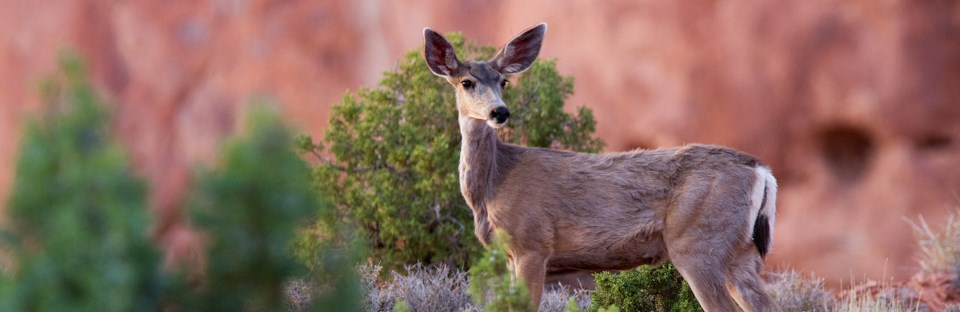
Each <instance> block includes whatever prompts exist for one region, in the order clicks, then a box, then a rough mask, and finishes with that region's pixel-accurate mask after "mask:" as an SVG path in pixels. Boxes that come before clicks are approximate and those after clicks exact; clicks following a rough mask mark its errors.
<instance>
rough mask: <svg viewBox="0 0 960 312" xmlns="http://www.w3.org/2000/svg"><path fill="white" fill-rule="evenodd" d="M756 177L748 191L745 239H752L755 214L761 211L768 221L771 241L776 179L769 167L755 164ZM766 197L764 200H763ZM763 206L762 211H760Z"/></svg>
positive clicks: (775, 199)
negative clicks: (748, 204)
mask: <svg viewBox="0 0 960 312" xmlns="http://www.w3.org/2000/svg"><path fill="white" fill-rule="evenodd" d="M754 171H755V172H756V179H754V180H753V190H752V191H751V193H750V214H748V215H747V222H748V223H750V226H749V227H747V234H746V240H748V241H749V240H752V239H753V233H754V231H755V230H754V228H753V227H754V226H755V225H756V222H757V215H758V214H760V213H763V215H764V216H766V217H767V220H768V222H769V223H770V230H771V231H770V242H773V228H774V227H773V223H774V216H775V215H776V212H777V205H776V203H777V179H775V178H774V177H773V173H771V172H770V168H767V167H765V166H757V167H756V168H754ZM764 199H766V202H763V201H764ZM760 208H763V212H761V211H760Z"/></svg>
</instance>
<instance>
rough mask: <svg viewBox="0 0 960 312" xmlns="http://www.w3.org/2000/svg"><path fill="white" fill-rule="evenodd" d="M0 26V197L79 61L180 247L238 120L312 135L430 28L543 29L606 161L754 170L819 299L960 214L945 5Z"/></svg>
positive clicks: (22, 8)
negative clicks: (775, 198) (46, 97)
mask: <svg viewBox="0 0 960 312" xmlns="http://www.w3.org/2000/svg"><path fill="white" fill-rule="evenodd" d="M0 8H2V9H0V82H3V83H2V84H0V199H5V198H7V196H8V194H9V191H10V190H9V188H10V185H11V183H12V179H13V172H12V169H13V163H14V161H15V157H16V153H17V146H18V140H19V136H20V132H21V125H22V121H23V120H24V119H26V118H30V116H32V115H34V113H36V112H37V111H39V110H40V109H41V107H40V104H39V95H38V92H37V87H38V83H39V81H40V80H41V79H42V77H43V76H44V75H46V74H49V73H52V72H54V71H55V69H56V59H57V56H58V54H59V53H60V52H61V51H63V49H71V50H74V51H77V52H79V53H80V54H81V55H82V56H83V57H84V58H85V59H86V60H87V62H88V65H89V67H90V69H91V72H92V75H93V79H94V81H95V82H96V84H97V86H98V87H99V88H100V89H101V90H102V91H103V92H104V93H105V94H107V95H108V97H109V98H110V101H111V102H112V103H114V105H115V106H116V114H117V117H118V119H117V122H116V124H115V125H112V126H114V127H116V128H117V129H119V130H120V133H122V138H121V139H122V141H123V142H124V143H125V145H126V146H127V148H128V150H129V153H130V155H131V156H132V159H133V161H134V162H135V164H136V166H137V167H138V168H139V171H140V172H141V173H142V174H143V175H144V176H145V177H147V178H148V180H149V181H150V183H151V185H152V186H153V188H152V189H151V190H150V202H151V207H152V210H153V211H154V213H156V214H157V215H159V216H161V220H163V221H162V222H161V224H159V225H157V226H156V228H154V229H153V232H154V233H155V234H156V235H158V237H159V238H161V239H163V240H167V237H176V236H178V235H180V234H178V233H181V231H180V226H179V225H178V220H179V219H180V208H181V194H182V193H183V191H184V190H185V189H186V188H187V187H189V183H190V182H189V180H190V176H191V175H192V173H191V169H190V168H191V166H192V165H193V164H196V163H198V162H209V161H212V160H213V157H214V155H215V152H216V151H217V148H218V144H220V143H221V141H222V140H223V139H224V138H225V137H227V136H229V135H231V134H233V133H235V132H236V131H237V129H236V127H237V124H238V122H237V120H239V119H240V118H241V117H242V116H243V114H244V112H245V110H244V107H247V104H248V103H250V102H251V101H253V100H256V99H263V98H265V99H271V100H273V101H276V102H278V103H281V104H282V107H283V112H284V115H285V116H286V117H287V118H288V120H290V121H292V122H293V123H294V124H296V125H298V126H299V127H300V129H301V130H302V131H304V132H307V133H310V134H312V135H314V137H320V136H322V133H323V129H324V126H325V124H326V120H327V116H328V108H329V106H330V105H332V104H333V103H335V102H336V101H338V100H339V99H340V97H341V95H342V93H343V92H344V91H346V90H356V89H358V88H360V87H361V86H365V85H366V86H370V85H374V84H376V83H377V82H378V80H379V79H380V75H381V73H382V72H384V71H389V70H391V69H392V67H393V64H394V63H395V61H396V60H397V59H398V58H400V57H401V55H402V54H403V53H404V52H405V51H407V50H410V49H419V48H420V47H421V45H422V38H421V36H422V33H421V29H422V28H423V27H424V26H430V27H432V28H434V29H436V30H438V31H441V32H450V31H460V32H463V33H464V35H465V36H466V37H468V38H471V39H473V40H476V41H478V42H480V43H482V44H488V45H500V44H503V43H505V42H506V41H507V40H509V39H510V38H511V37H512V36H513V35H515V34H516V33H518V32H520V31H522V30H524V29H526V28H527V27H530V26H532V25H535V24H536V23H539V22H542V21H543V22H547V23H549V27H550V28H549V30H548V32H547V38H546V41H545V43H544V47H543V52H542V54H541V56H542V57H545V58H555V59H557V60H558V61H557V66H558V69H559V70H560V72H561V73H562V74H565V75H572V76H574V77H575V79H576V80H575V92H576V94H575V95H574V96H573V97H572V98H571V99H570V100H569V101H568V105H569V108H573V107H575V106H581V105H585V106H588V107H590V108H592V109H593V110H594V112H595V115H596V119H597V121H598V123H599V125H598V129H597V134H598V135H599V136H600V137H601V138H602V139H603V140H605V141H606V142H607V143H608V147H607V150H610V151H620V150H629V149H633V148H655V147H660V146H670V145H679V144H684V143H691V142H703V143H713V144H724V145H730V146H733V147H736V148H739V149H742V150H745V151H748V152H750V153H753V154H755V155H757V156H759V157H760V158H762V159H763V160H764V161H765V162H766V163H768V164H769V165H770V166H771V167H772V168H773V170H774V173H775V174H776V175H777V177H778V178H779V180H780V187H781V188H780V189H781V192H780V196H779V206H778V209H779V211H778V212H779V214H778V219H777V221H778V222H777V228H776V231H775V240H774V248H773V252H772V253H771V255H770V257H769V260H768V266H769V267H771V268H775V269H776V268H795V269H798V270H802V271H806V272H812V273H814V274H817V275H820V276H824V277H827V278H828V283H830V284H832V285H839V283H840V281H841V280H844V281H849V279H850V278H856V279H861V278H863V277H870V278H874V279H879V278H883V277H887V278H890V277H894V278H897V279H904V278H906V277H908V276H910V274H912V272H913V271H914V270H915V263H914V262H913V261H912V260H913V257H914V256H915V249H916V246H915V245H914V242H915V240H914V239H913V236H912V235H913V234H912V232H911V230H910V226H909V225H908V224H907V223H906V222H905V221H904V220H903V217H907V218H912V219H915V218H916V217H917V216H918V215H923V216H924V217H925V218H926V219H927V220H928V221H929V222H930V223H931V224H933V225H934V226H935V227H937V226H939V225H941V224H943V222H944V217H945V216H946V215H947V214H948V213H949V212H951V211H952V210H953V209H954V207H957V206H958V204H960V196H958V195H957V194H960V165H958V164H960V146H958V145H960V4H958V2H957V1H897V0H883V1H840V0H818V1H800V0H794V1H778V2H761V3H744V2H740V1H608V2H603V3H596V2H593V1H546V0H536V1H480V0H468V1H443V2H435V1H422V0H414V1H380V0H357V1H346V0H324V1H301V0H286V1H263V0H207V1H183V0H176V1H159V0H144V1H123V0H112V1H95V0H77V1H56V0H29V1H28V0H0ZM508 105H509V103H508ZM451 109H453V107H452V103H451ZM264 165H269V164H264ZM172 240H174V241H175V240H176V238H172ZM844 283H847V282H844ZM848 285H849V284H848Z"/></svg>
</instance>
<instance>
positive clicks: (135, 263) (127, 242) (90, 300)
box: [0, 56, 175, 311]
mask: <svg viewBox="0 0 960 312" xmlns="http://www.w3.org/2000/svg"><path fill="white" fill-rule="evenodd" d="M61 68H62V74H60V75H58V76H55V77H52V78H50V79H49V80H48V81H46V82H45V83H44V86H43V89H44V90H43V96H44V99H45V104H46V107H45V108H46V110H45V113H44V115H43V116H42V118H40V119H38V120H30V121H28V122H27V127H26V128H25V129H24V134H23V139H22V141H21V143H20V157H19V159H18V161H17V167H16V179H15V180H14V185H13V191H12V194H11V197H10V200H9V202H8V205H7V211H6V212H7V214H8V219H7V222H8V224H9V226H8V227H7V229H5V230H4V232H3V234H4V236H3V243H4V245H3V247H4V249H5V250H4V252H5V256H7V257H9V258H12V259H11V260H12V263H11V264H9V267H5V268H4V269H5V271H6V272H5V274H4V275H3V277H2V278H0V310H2V311H60V310H63V309H64V308H67V307H69V309H70V310H74V311H145V310H153V309H155V308H156V307H158V306H160V304H161V302H162V301H163V300H164V296H165V295H166V293H167V291H168V290H169V288H170V286H171V285H173V284H174V282H175V278H174V277H173V276H172V275H169V274H164V273H163V272H162V271H161V267H160V255H159V252H158V250H157V249H156V248H155V247H154V245H153V244H152V242H151V241H150V239H149V238H148V237H147V229H148V228H149V227H150V225H151V224H150V220H149V217H148V215H147V209H146V197H145V195H146V192H145V190H146V189H145V183H144V182H143V181H142V180H141V179H140V178H138V177H136V176H134V174H133V173H132V171H131V168H130V164H129V162H128V161H127V159H126V157H125V155H124V152H123V150H122V148H121V147H120V146H119V145H117V144H116V143H115V142H114V140H113V138H112V136H111V135H112V134H111V132H110V128H109V125H110V115H109V114H108V113H107V112H106V110H105V109H104V108H103V107H102V105H100V99H99V98H98V97H97V95H96V92H95V91H94V90H93V88H92V87H91V86H90V85H89V83H88V82H87V80H86V78H85V74H84V69H83V66H82V65H81V64H80V62H79V61H77V60H76V59H75V58H73V57H69V56H65V57H64V58H63V60H62V61H61Z"/></svg>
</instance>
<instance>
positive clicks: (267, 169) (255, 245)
mask: <svg viewBox="0 0 960 312" xmlns="http://www.w3.org/2000/svg"><path fill="white" fill-rule="evenodd" d="M250 116H251V119H250V121H249V122H248V135H247V136H246V137H244V138H241V139H238V140H235V141H234V142H232V143H230V144H229V145H228V146H227V147H226V149H225V150H224V152H223V154H222V155H221V160H220V167H219V168H218V169H217V170H215V171H212V172H204V173H203V174H201V175H200V177H199V179H198V180H199V182H198V183H197V187H198V190H197V191H196V192H195V193H194V195H195V196H194V197H193V198H192V200H191V202H190V207H189V208H190V211H191V215H192V217H193V220H194V222H195V224H196V225H197V226H199V227H201V228H204V229H206V230H208V231H209V233H208V235H209V238H210V242H211V244H210V246H209V263H210V264H211V265H209V266H208V268H207V278H208V284H209V286H210V287H209V288H208V289H207V290H206V291H205V292H204V294H203V296H202V298H201V299H200V300H199V301H198V302H197V304H198V305H200V306H204V305H206V307H204V309H215V310H221V311H242V310H245V309H246V308H249V307H257V308H258V309H264V310H267V311H277V310H281V309H282V308H283V307H284V300H283V283H284V282H285V281H286V280H288V279H290V278H292V277H295V276H301V275H303V274H305V273H306V271H305V267H304V266H303V265H302V264H301V263H299V262H298V261H297V260H296V258H295V257H294V256H293V253H292V246H293V241H294V237H295V234H296V233H297V232H296V227H297V225H299V224H303V223H304V222H305V221H308V220H310V219H311V218H312V217H314V216H315V215H316V211H317V210H318V208H319V209H325V207H324V206H322V205H321V203H320V202H318V200H317V197H316V194H315V193H314V190H313V189H312V188H311V180H310V170H309V168H308V167H307V165H306V164H305V163H304V162H303V161H302V160H301V159H300V157H299V156H298V155H297V153H296V152H295V151H294V149H293V139H292V137H291V136H290V134H289V131H288V130H287V128H286V127H284V125H283V124H282V122H281V121H280V118H279V116H277V115H276V114H274V113H272V112H269V111H267V110H266V109H263V108H260V109H259V110H254V111H253V112H252V113H251V114H250ZM328 260H330V261H339V260H340V259H328ZM343 262H346V261H343ZM344 264H345V263H344ZM344 264H337V265H336V266H339V267H341V268H342V267H343V266H344ZM346 267H347V268H349V264H346ZM350 271H352V270H349V269H348V270H345V271H342V273H346V272H350ZM350 280H351V279H344V282H346V281H350ZM352 280H353V281H355V280H356V279H355V278H354V279H352ZM350 288H354V289H355V290H357V291H356V292H354V293H355V294H356V293H359V290H358V285H356V282H354V285H336V287H335V290H338V291H339V290H348V289H350ZM356 299H357V300H354V301H353V303H354V305H356V304H357V303H359V297H358V296H357V297H356ZM245 307H246V308H245ZM342 308H343V307H341V309H339V310H341V311H342ZM351 310H359V307H358V306H354V307H352V309H351Z"/></svg>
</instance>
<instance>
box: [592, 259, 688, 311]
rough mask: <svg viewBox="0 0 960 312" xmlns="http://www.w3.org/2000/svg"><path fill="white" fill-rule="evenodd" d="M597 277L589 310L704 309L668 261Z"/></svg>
mask: <svg viewBox="0 0 960 312" xmlns="http://www.w3.org/2000/svg"><path fill="white" fill-rule="evenodd" d="M594 278H595V279H596V283H597V288H596V290H594V291H593V292H592V293H591V297H592V298H593V301H592V302H591V304H590V309H589V310H590V311H602V307H609V306H611V305H615V306H616V307H619V309H622V310H624V311H703V310H702V309H701V308H700V304H699V303H698V302H697V299H696V298H695V297H694V295H693V291H691V290H690V286H689V285H687V283H686V282H684V281H683V277H681V276H680V273H679V272H677V269H676V268H674V267H673V265H672V264H670V263H669V262H668V263H664V264H662V265H660V266H641V267H639V268H636V269H634V270H630V271H624V272H620V273H610V272H600V273H596V274H594ZM608 311H609V310H608Z"/></svg>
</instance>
